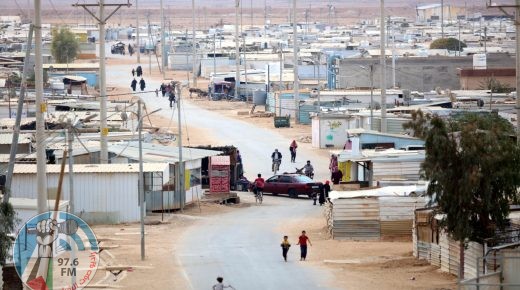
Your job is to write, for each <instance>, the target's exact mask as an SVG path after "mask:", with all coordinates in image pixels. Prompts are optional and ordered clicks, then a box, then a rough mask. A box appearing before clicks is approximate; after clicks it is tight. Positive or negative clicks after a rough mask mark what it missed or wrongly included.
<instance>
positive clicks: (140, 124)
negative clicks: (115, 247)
mask: <svg viewBox="0 0 520 290" xmlns="http://www.w3.org/2000/svg"><path fill="white" fill-rule="evenodd" d="M141 103H142V101H141V100H140V99H139V100H138V101H137V120H138V122H137V128H138V132H139V133H138V134H139V188H138V191H139V202H140V205H141V208H140V211H139V212H140V219H141V260H144V257H145V254H144V253H145V250H144V214H145V198H144V173H143V171H144V170H143V135H142V133H143V119H144V118H145V117H148V116H150V115H151V114H154V113H156V112H158V111H160V110H161V109H157V110H155V111H152V112H150V113H148V114H146V115H144V116H141V114H142V113H141Z"/></svg>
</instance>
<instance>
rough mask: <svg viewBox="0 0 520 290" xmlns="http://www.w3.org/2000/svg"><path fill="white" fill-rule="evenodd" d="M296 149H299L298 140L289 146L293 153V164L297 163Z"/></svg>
mask: <svg viewBox="0 0 520 290" xmlns="http://www.w3.org/2000/svg"><path fill="white" fill-rule="evenodd" d="M296 148H298V144H296V140H292V142H291V146H289V151H291V162H292V163H295V162H296Z"/></svg>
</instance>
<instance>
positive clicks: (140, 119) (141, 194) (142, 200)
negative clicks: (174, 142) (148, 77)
mask: <svg viewBox="0 0 520 290" xmlns="http://www.w3.org/2000/svg"><path fill="white" fill-rule="evenodd" d="M141 115H142V114H141V99H139V100H138V101H137V120H138V122H137V125H138V127H137V130H138V134H139V188H138V190H139V206H140V208H139V213H140V220H141V260H142V261H144V258H145V247H144V215H145V210H146V209H145V207H146V203H145V202H146V201H145V198H144V173H143V171H144V170H143V117H142V116H141Z"/></svg>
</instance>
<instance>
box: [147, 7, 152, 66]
mask: <svg viewBox="0 0 520 290" xmlns="http://www.w3.org/2000/svg"><path fill="white" fill-rule="evenodd" d="M146 22H147V24H148V29H147V31H148V41H150V46H151V45H152V44H153V43H152V27H151V26H150V12H148V14H147V15H146ZM148 71H149V72H150V75H152V52H151V51H148Z"/></svg>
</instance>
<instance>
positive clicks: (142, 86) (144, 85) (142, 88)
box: [139, 78, 146, 92]
mask: <svg viewBox="0 0 520 290" xmlns="http://www.w3.org/2000/svg"><path fill="white" fill-rule="evenodd" d="M139 86H140V87H141V92H142V91H144V88H146V83H145V82H144V79H143V78H142V79H141V80H140V81H139Z"/></svg>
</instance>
